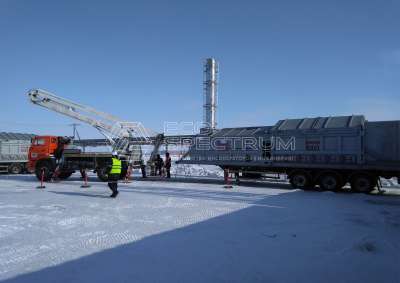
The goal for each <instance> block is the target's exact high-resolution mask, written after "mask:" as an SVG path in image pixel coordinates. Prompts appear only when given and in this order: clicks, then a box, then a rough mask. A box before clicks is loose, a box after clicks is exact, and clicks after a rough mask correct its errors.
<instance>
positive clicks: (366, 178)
mask: <svg viewBox="0 0 400 283" xmlns="http://www.w3.org/2000/svg"><path fill="white" fill-rule="evenodd" d="M376 183H377V180H376V177H373V176H371V175H367V174H360V175H356V176H354V177H353V178H352V179H351V182H350V184H351V189H352V191H355V192H358V193H365V194H368V193H370V192H372V191H373V190H374V188H375V186H376Z"/></svg>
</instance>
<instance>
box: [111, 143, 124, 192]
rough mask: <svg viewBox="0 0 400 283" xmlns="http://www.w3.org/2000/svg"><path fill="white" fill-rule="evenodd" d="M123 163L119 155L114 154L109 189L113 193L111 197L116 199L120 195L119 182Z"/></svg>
mask: <svg viewBox="0 0 400 283" xmlns="http://www.w3.org/2000/svg"><path fill="white" fill-rule="evenodd" d="M121 170H122V162H121V160H119V159H118V153H117V152H115V151H114V152H113V153H112V165H111V168H110V171H109V173H108V187H109V188H110V190H111V191H112V194H111V195H110V197H112V198H115V197H116V196H117V195H118V180H119V178H120V176H121Z"/></svg>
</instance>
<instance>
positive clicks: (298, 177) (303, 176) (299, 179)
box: [289, 171, 313, 190]
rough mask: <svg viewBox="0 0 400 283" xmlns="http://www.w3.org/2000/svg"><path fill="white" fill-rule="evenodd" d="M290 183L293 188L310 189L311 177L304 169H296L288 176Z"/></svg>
mask: <svg viewBox="0 0 400 283" xmlns="http://www.w3.org/2000/svg"><path fill="white" fill-rule="evenodd" d="M289 181H290V184H291V185H292V187H293V188H295V189H302V190H309V189H312V187H313V186H312V179H311V176H310V174H308V173H307V172H305V171H296V172H294V173H292V174H290V176H289Z"/></svg>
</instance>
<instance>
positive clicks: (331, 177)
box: [319, 173, 343, 191]
mask: <svg viewBox="0 0 400 283" xmlns="http://www.w3.org/2000/svg"><path fill="white" fill-rule="evenodd" d="M319 186H320V188H321V189H323V190H325V191H338V190H340V189H341V188H342V187H343V181H342V178H341V177H340V176H339V175H337V174H335V173H326V174H323V175H322V176H321V177H320V178H319Z"/></svg>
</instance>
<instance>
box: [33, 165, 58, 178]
mask: <svg viewBox="0 0 400 283" xmlns="http://www.w3.org/2000/svg"><path fill="white" fill-rule="evenodd" d="M53 171H54V168H53V166H52V165H51V163H50V162H40V163H38V164H37V165H36V168H35V175H36V178H38V180H41V179H42V172H43V181H46V182H47V181H50V179H51V177H52V176H53Z"/></svg>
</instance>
